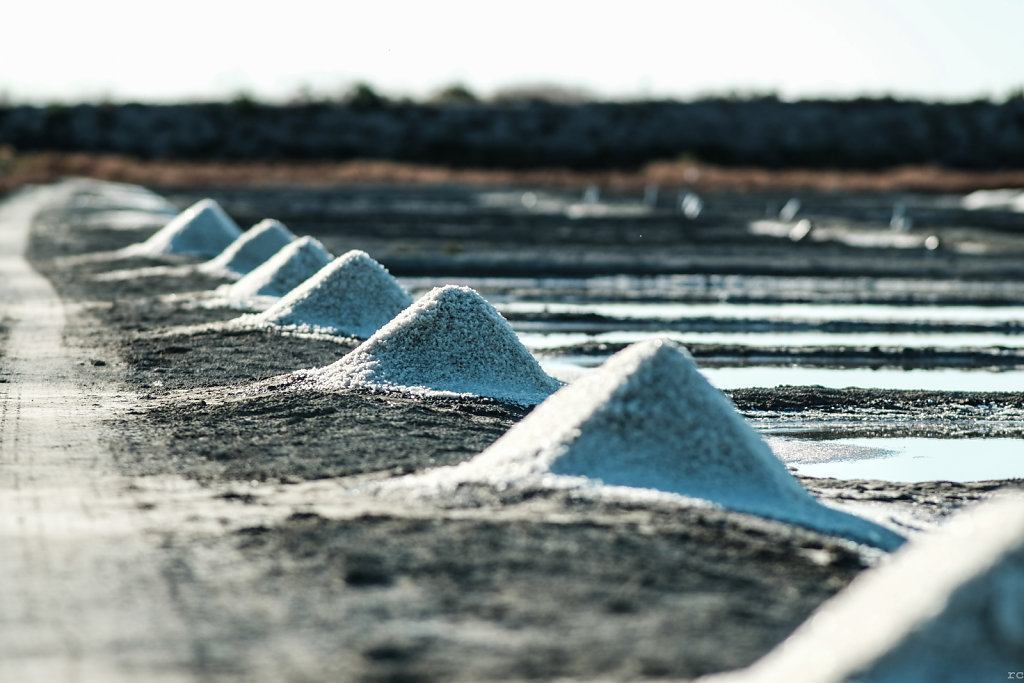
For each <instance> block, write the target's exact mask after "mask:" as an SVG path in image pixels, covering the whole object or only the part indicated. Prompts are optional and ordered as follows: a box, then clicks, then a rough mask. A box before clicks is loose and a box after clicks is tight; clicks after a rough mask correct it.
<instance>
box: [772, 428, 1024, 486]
mask: <svg viewBox="0 0 1024 683" xmlns="http://www.w3.org/2000/svg"><path fill="white" fill-rule="evenodd" d="M773 441H774V442H775V443H773V447H774V448H775V451H776V454H777V455H779V457H780V458H782V459H783V460H785V461H786V462H787V463H788V464H790V465H792V466H794V467H795V468H796V471H797V472H798V473H799V474H803V475H806V476H810V477H835V478H838V479H881V480H885V481H907V482H915V481H986V480H989V479H1015V478H1021V477H1024V439H926V438H864V439H840V440H836V441H825V442H814V441H806V442H799V441H796V440H786V445H785V446H784V447H779V441H778V440H773ZM823 449H824V450H826V451H827V457H826V458H823V457H822V453H821V451H822V450H823Z"/></svg>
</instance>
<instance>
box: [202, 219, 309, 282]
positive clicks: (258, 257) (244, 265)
mask: <svg viewBox="0 0 1024 683" xmlns="http://www.w3.org/2000/svg"><path fill="white" fill-rule="evenodd" d="M294 239H295V235H293V234H292V231H291V230H289V229H288V228H286V227H285V226H284V224H283V223H281V221H277V220H274V219H273V218H265V219H263V220H262V221H260V222H259V223H257V224H256V225H254V226H252V227H251V228H249V229H248V230H246V231H245V232H244V233H242V234H241V235H239V236H238V238H237V239H236V240H235V241H234V242H232V243H231V244H229V245H228V246H227V247H226V248H225V249H224V251H222V252H221V253H220V254H218V255H217V257H216V258H214V259H212V260H210V261H207V262H206V263H204V264H203V265H202V266H200V270H203V271H205V272H208V273H229V274H235V275H245V274H247V273H249V272H251V271H253V270H255V269H256V268H258V267H259V266H260V265H262V264H263V263H264V262H265V261H267V260H268V259H269V258H270V257H271V256H273V255H274V254H276V253H277V252H278V251H280V250H281V249H282V248H284V247H286V246H288V244H289V243H290V242H292V240H294Z"/></svg>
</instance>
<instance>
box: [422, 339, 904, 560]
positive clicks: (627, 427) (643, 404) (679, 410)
mask: <svg viewBox="0 0 1024 683" xmlns="http://www.w3.org/2000/svg"><path fill="white" fill-rule="evenodd" d="M445 469H447V472H446V471H444V470H445ZM435 472H436V473H435V474H434V476H435V481H436V482H438V483H441V484H442V485H445V484H444V483H445V481H447V482H448V483H449V484H452V483H455V482H458V481H484V482H487V483H491V484H494V485H496V486H502V487H503V486H507V485H510V484H513V485H514V484H517V483H519V484H530V483H533V484H545V483H546V484H555V485H567V486H586V485H593V484H594V482H600V483H603V484H605V485H609V486H616V487H631V488H639V489H653V490H655V491H660V492H667V493H671V494H679V495H682V496H686V497H690V498H700V499H704V500H707V501H710V502H712V503H715V504H718V505H722V506H723V507H727V508H730V509H733V510H737V511H740V512H746V513H751V514H755V515H760V516H763V517H768V518H771V519H776V520H780V521H784V522H790V523H794V524H797V525H800V526H805V527H809V528H812V529H816V530H819V531H822V532H825V533H828V534H834V535H840V536H845V537H848V538H851V539H853V540H856V541H858V542H862V543H867V544H870V545H874V546H878V547H882V548H887V549H888V548H893V547H896V546H898V545H899V544H900V543H901V542H902V540H903V539H902V538H901V537H900V536H899V535H897V534H895V533H893V532H891V531H889V530H888V529H885V528H883V527H880V526H878V525H876V524H873V523H871V522H868V521H866V520H862V519H860V518H857V517H854V516H852V515H849V514H846V513H843V512H840V511H838V510H833V509H831V508H827V507H825V506H823V505H821V504H820V503H818V502H817V500H815V499H814V497H812V496H811V495H810V493H808V492H807V491H806V490H805V489H804V488H803V486H801V485H800V482H799V481H797V480H796V478H795V477H793V476H792V475H791V474H790V473H789V471H788V470H787V469H786V466H785V465H784V464H783V463H782V462H781V461H780V460H779V459H778V458H776V457H775V455H774V454H773V453H772V451H771V449H770V448H769V447H768V445H767V444H766V443H765V442H764V441H763V440H762V439H761V437H760V435H759V434H758V433H757V432H756V431H755V430H754V429H753V428H752V427H750V425H748V424H747V423H746V421H745V420H744V419H743V417H742V416H741V415H740V414H739V413H738V412H737V411H736V409H735V408H734V407H733V405H732V404H731V403H730V402H729V400H728V399H727V398H726V397H725V396H724V395H723V394H722V393H721V392H719V391H718V390H717V389H715V388H714V387H712V386H711V385H710V384H709V383H708V381H707V380H706V379H705V378H704V376H703V375H702V374H701V373H700V371H699V370H698V369H697V366H696V364H695V363H694V362H693V359H692V358H691V357H690V355H689V353H687V352H686V350H685V349H683V348H682V347H679V346H676V345H675V344H673V343H671V342H667V341H661V340H651V341H647V342H641V343H638V344H634V345H632V346H630V347H627V348H626V349H624V350H623V351H620V352H619V353H617V354H615V355H614V356H612V357H611V358H609V359H608V361H606V362H605V363H604V365H602V366H601V367H600V368H598V369H596V370H594V371H593V372H591V373H589V374H587V375H585V376H583V377H581V378H580V379H579V380H577V381H576V382H575V383H573V384H570V385H568V386H567V387H565V388H564V389H562V390H561V391H559V392H558V393H556V394H554V395H553V396H551V397H550V398H549V399H547V400H546V401H544V403H542V404H541V405H540V406H538V407H537V408H536V409H535V410H534V411H533V412H532V413H530V414H529V415H528V416H527V417H526V418H525V419H524V420H523V421H522V422H520V423H519V424H517V425H515V426H514V427H512V429H510V430H509V431H508V432H507V433H506V434H505V435H504V436H502V437H501V438H500V439H498V440H497V441H496V442H495V443H494V444H492V445H491V446H490V447H489V448H488V449H486V450H485V451H484V452H483V453H481V454H480V455H478V456H477V457H476V458H474V459H473V460H471V461H469V462H467V463H464V464H462V465H459V466H456V467H454V468H444V469H440V470H437V471H435Z"/></svg>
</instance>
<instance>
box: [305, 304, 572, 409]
mask: <svg viewBox="0 0 1024 683" xmlns="http://www.w3.org/2000/svg"><path fill="white" fill-rule="evenodd" d="M311 376H312V378H313V379H314V381H315V383H316V384H317V385H318V386H321V387H330V388H333V387H368V388H371V389H375V390H399V391H406V392H411V393H415V394H421V395H438V394H441V395H452V394H457V395H465V396H489V397H492V398H497V399H501V400H505V401H510V402H513V403H522V404H527V405H532V404H534V403H538V402H540V401H542V400H544V398H546V397H547V396H548V395H549V394H551V392H553V391H555V390H556V389H558V387H559V386H561V383H560V382H559V381H558V380H556V379H554V378H553V377H550V376H548V375H547V374H545V373H544V371H543V370H541V367H540V364H539V363H538V362H537V360H536V359H535V358H534V357H533V356H532V355H530V352H529V351H527V350H526V347H525V346H523V345H522V343H521V342H520V341H519V338H518V337H516V334H515V332H513V331H512V328H511V327H510V326H509V324H508V323H507V322H506V321H505V319H504V318H502V317H501V315H500V314H499V313H498V312H497V311H496V310H495V309H494V307H493V306H491V305H490V304H489V303H487V301H485V300H484V298H483V297H481V296H480V295H479V294H477V293H476V292H475V291H473V290H472V289H469V288H468V287H454V286H447V287H438V288H435V289H433V290H431V291H430V292H427V293H426V294H424V295H423V296H422V297H420V299H419V300H418V301H416V303H414V304H413V305H412V306H409V307H408V308H407V309H405V310H404V311H403V312H402V313H401V314H399V315H398V316H397V317H396V318H395V319H394V320H392V321H391V322H389V323H388V324H387V325H385V326H384V327H382V328H381V329H379V330H377V332H376V333H374V334H373V336H371V337H370V338H369V339H367V340H366V341H365V342H363V343H362V344H360V345H359V346H358V347H356V348H355V350H353V351H352V352H351V353H349V354H348V355H347V356H345V357H344V358H342V359H341V360H339V361H338V362H336V363H334V364H333V365H329V366H327V367H326V368H323V369H321V370H316V371H313V372H312V373H311Z"/></svg>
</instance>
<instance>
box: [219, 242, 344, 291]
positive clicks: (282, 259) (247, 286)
mask: <svg viewBox="0 0 1024 683" xmlns="http://www.w3.org/2000/svg"><path fill="white" fill-rule="evenodd" d="M330 262H331V255H330V254H329V253H328V252H327V250H326V249H325V248H324V245H323V244H321V243H320V241H319V240H317V239H314V238H312V237H300V238H299V239H297V240H294V241H292V242H290V243H288V244H287V245H285V246H284V247H282V248H281V249H280V250H278V252H277V253H276V254H274V255H273V256H271V257H270V258H269V259H267V260H266V261H264V262H263V264H262V265H260V266H259V267H258V268H256V269H255V270H252V271H251V272H249V274H248V275H246V276H245V277H243V278H242V279H241V280H239V281H238V282H236V283H234V284H233V285H230V286H228V287H227V297H228V299H231V300H234V301H243V300H246V299H251V298H253V297H256V296H284V295H285V294H287V293H288V292H290V291H291V290H293V289H295V288H296V287H298V286H299V285H301V284H302V283H303V282H305V281H306V280H307V279H309V278H310V277H312V276H313V275H315V274H316V272H317V271H318V270H320V269H321V268H323V267H324V266H326V265H327V264H328V263H330Z"/></svg>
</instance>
